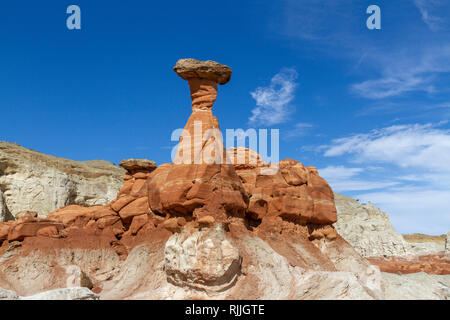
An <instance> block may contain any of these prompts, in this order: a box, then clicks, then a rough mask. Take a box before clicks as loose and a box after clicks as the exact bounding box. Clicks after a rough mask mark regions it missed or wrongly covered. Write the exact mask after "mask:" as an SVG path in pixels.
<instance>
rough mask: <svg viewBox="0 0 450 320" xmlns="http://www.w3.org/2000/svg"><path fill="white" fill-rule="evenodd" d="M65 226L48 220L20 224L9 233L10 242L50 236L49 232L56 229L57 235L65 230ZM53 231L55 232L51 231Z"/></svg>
mask: <svg viewBox="0 0 450 320" xmlns="http://www.w3.org/2000/svg"><path fill="white" fill-rule="evenodd" d="M63 227H64V226H63V224H61V223H56V222H53V221H49V220H48V221H46V220H36V221H29V222H19V223H17V224H15V225H13V226H12V227H11V229H10V230H9V233H8V241H9V242H12V241H21V240H23V239H24V238H26V237H35V236H37V235H38V233H39V232H40V234H39V235H47V236H48V235H49V232H54V230H55V229H56V234H57V233H58V232H59V231H60V230H62V229H63ZM49 230H53V231H49Z"/></svg>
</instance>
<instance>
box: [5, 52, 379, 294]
mask: <svg viewBox="0 0 450 320" xmlns="http://www.w3.org/2000/svg"><path fill="white" fill-rule="evenodd" d="M174 70H175V71H176V72H177V74H178V75H180V76H181V77H182V78H183V79H185V80H187V81H188V83H189V86H190V90H191V98H192V114H191V116H190V118H189V119H188V121H187V124H186V126H185V132H184V134H182V136H181V138H180V142H179V144H178V150H177V156H176V158H175V159H174V162H173V163H169V164H162V165H160V166H159V167H156V164H154V163H152V162H151V161H147V160H145V159H130V160H126V161H123V162H121V166H122V167H123V168H124V169H125V170H126V172H124V171H122V173H124V176H123V181H124V182H123V185H122V187H121V189H120V191H119V192H118V193H117V195H116V196H115V199H114V200H112V201H111V202H109V203H107V204H101V205H94V206H89V207H87V206H80V205H77V204H72V205H69V206H66V207H63V208H60V209H57V210H55V211H53V212H51V213H50V214H49V215H48V216H47V217H45V218H42V217H34V216H33V215H32V214H22V215H21V216H20V218H19V219H17V220H16V221H8V222H4V223H0V287H1V288H4V290H0V296H2V295H3V296H5V297H7V298H8V297H9V298H11V299H22V298H23V299H66V298H69V299H82V298H89V299H97V298H100V299H383V298H384V297H385V289H384V287H383V281H384V280H383V275H382V274H381V272H380V271H379V269H378V268H377V267H375V266H373V265H372V264H371V263H370V262H369V261H368V260H367V259H365V258H363V257H362V256H361V255H360V254H358V253H357V252H356V251H355V250H354V249H353V248H352V246H351V245H350V244H349V243H348V242H347V241H345V240H344V239H343V238H342V237H341V236H340V235H339V234H338V233H337V232H336V229H335V228H334V226H333V223H335V222H336V218H337V217H336V208H335V204H334V195H333V192H332V190H331V188H330V187H329V185H328V184H327V182H326V181H325V180H323V179H322V178H321V177H320V176H319V173H318V172H317V169H316V168H314V167H312V166H309V167H304V166H303V164H302V163H300V162H298V161H296V160H292V159H286V160H282V161H280V163H278V164H277V165H276V166H275V167H274V166H272V165H271V164H267V163H265V162H264V161H263V160H262V159H261V157H260V156H259V155H258V154H257V153H256V152H254V151H252V150H248V149H233V150H231V151H230V152H229V153H227V152H226V151H225V148H224V146H223V141H222V137H221V135H220V134H219V133H220V131H219V123H218V120H217V118H215V117H214V116H213V114H212V106H213V103H214V101H215V99H216V96H217V85H218V84H225V83H226V82H228V81H229V80H230V76H231V69H230V68H229V67H226V66H223V65H220V64H218V63H215V62H211V61H206V62H202V61H195V60H188V61H186V60H181V61H179V62H178V63H177V65H176V66H175V68H174ZM199 122H201V123H200V124H201V126H198V123H199ZM197 138H198V139H197ZM188 139H191V140H190V141H188ZM241 152H242V153H243V155H244V156H243V159H244V160H243V161H240V160H236V159H239V158H242V157H239V155H240V153H241ZM235 156H237V157H235ZM274 168H276V170H273V169H274ZM268 169H270V170H268ZM74 286H75V287H74ZM89 288H91V289H92V291H91V290H89Z"/></svg>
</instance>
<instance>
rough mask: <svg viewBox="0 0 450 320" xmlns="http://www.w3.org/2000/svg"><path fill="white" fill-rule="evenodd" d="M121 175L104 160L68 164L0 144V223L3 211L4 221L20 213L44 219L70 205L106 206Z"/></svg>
mask: <svg viewBox="0 0 450 320" xmlns="http://www.w3.org/2000/svg"><path fill="white" fill-rule="evenodd" d="M123 174H124V170H123V169H122V168H120V167H117V166H115V165H113V164H112V163H110V162H107V161H102V160H93V161H83V162H79V161H72V160H67V159H63V158H58V157H54V156H49V155H45V154H42V153H39V152H36V151H33V150H30V149H26V148H24V147H21V146H19V145H17V144H11V143H8V142H0V221H4V220H7V218H6V217H5V212H6V213H7V216H8V219H11V218H12V216H15V215H16V214H17V213H19V212H21V211H24V210H30V211H36V212H38V213H39V216H41V217H45V216H46V215H47V214H49V213H50V212H52V211H54V210H56V209H59V208H61V207H64V206H67V205H70V204H77V205H82V206H92V205H104V204H107V203H109V202H110V201H111V200H113V199H114V198H115V197H116V195H117V192H118V190H119V189H120V187H121V185H122V183H123V180H122V176H123ZM1 193H3V198H4V204H5V206H3V207H2V200H1V198H2V196H1Z"/></svg>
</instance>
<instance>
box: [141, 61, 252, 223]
mask: <svg viewBox="0 0 450 320" xmlns="http://www.w3.org/2000/svg"><path fill="white" fill-rule="evenodd" d="M174 71H175V72H176V73H177V74H178V75H179V76H180V77H181V78H182V79H184V80H187V81H188V84H189V88H190V92H191V99H192V114H191V116H190V117H189V119H188V121H187V123H186V126H185V127H184V130H183V133H182V135H181V137H180V141H179V144H178V149H177V154H176V157H175V159H174V163H173V164H171V165H167V166H164V167H160V168H158V169H156V171H155V173H154V176H153V177H152V179H151V180H150V183H149V204H150V207H151V209H152V210H153V211H154V212H157V213H160V214H168V215H171V216H178V215H182V216H185V217H186V218H187V220H191V219H197V218H202V217H205V216H211V217H213V218H214V219H215V220H216V221H218V222H221V221H222V222H223V221H225V220H226V219H227V217H228V216H230V215H232V216H241V217H244V215H245V210H246V208H247V202H248V198H247V195H246V192H245V190H244V188H243V186H242V183H241V181H240V179H239V177H238V176H237V175H236V172H235V170H234V167H233V166H232V165H231V164H227V163H226V162H227V161H226V156H227V154H226V150H225V147H224V145H223V140H222V135H221V133H220V128H219V121H218V120H217V118H216V117H215V116H214V115H213V114H212V107H213V104H214V102H215V100H216V97H217V85H218V84H225V83H227V82H228V81H229V79H230V77H231V69H230V68H229V67H227V66H224V65H221V64H219V63H217V62H213V61H198V60H194V59H182V60H179V61H178V62H177V64H176V65H175V67H174Z"/></svg>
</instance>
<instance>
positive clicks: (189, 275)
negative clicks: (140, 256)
mask: <svg viewBox="0 0 450 320" xmlns="http://www.w3.org/2000/svg"><path fill="white" fill-rule="evenodd" d="M164 270H165V272H166V273H167V276H168V280H169V281H170V282H171V283H173V284H175V285H179V286H190V287H198V288H204V289H205V290H210V291H222V290H224V289H225V288H226V287H228V286H230V285H232V284H233V283H234V282H235V281H236V279H237V277H238V275H239V271H240V256H239V250H238V249H237V248H236V247H235V246H234V245H233V243H232V242H231V241H230V239H228V238H227V237H226V235H225V232H224V230H223V228H222V225H221V224H217V225H216V226H215V227H213V228H203V229H201V230H198V231H197V230H195V231H191V230H183V231H182V232H181V233H175V234H174V235H172V236H171V237H170V238H169V240H168V241H167V243H166V245H165V250H164Z"/></svg>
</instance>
